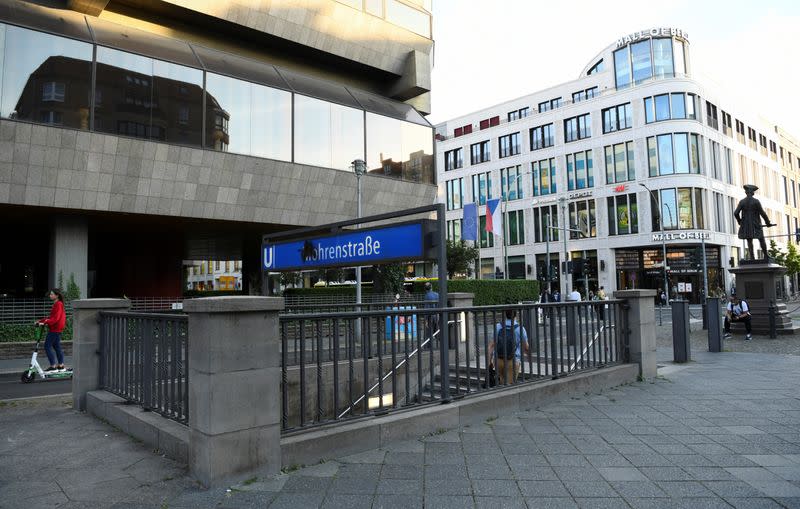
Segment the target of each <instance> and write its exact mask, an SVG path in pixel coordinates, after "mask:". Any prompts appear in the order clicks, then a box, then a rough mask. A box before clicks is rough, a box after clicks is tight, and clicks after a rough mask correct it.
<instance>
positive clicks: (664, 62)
mask: <svg viewBox="0 0 800 509" xmlns="http://www.w3.org/2000/svg"><path fill="white" fill-rule="evenodd" d="M653 75H654V76H655V77H657V78H664V77H667V78H670V77H672V76H674V75H675V69H674V67H673V65H672V39H653Z"/></svg>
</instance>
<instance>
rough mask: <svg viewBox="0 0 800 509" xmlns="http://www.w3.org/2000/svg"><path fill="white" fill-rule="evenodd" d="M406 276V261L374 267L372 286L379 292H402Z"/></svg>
mask: <svg viewBox="0 0 800 509" xmlns="http://www.w3.org/2000/svg"><path fill="white" fill-rule="evenodd" d="M405 277H406V264H405V263H387V264H385V265H375V266H374V267H373V268H372V288H373V291H374V292H375V293H377V294H381V293H392V294H397V293H402V291H403V282H404V281H405Z"/></svg>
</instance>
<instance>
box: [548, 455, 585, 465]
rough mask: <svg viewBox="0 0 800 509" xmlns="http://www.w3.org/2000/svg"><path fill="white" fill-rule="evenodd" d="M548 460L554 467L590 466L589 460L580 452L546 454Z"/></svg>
mask: <svg viewBox="0 0 800 509" xmlns="http://www.w3.org/2000/svg"><path fill="white" fill-rule="evenodd" d="M544 457H545V458H547V462H548V463H549V464H550V465H552V466H554V467H589V466H591V465H590V464H589V461H588V460H587V459H586V458H585V457H583V456H582V455H580V454H545V455H544Z"/></svg>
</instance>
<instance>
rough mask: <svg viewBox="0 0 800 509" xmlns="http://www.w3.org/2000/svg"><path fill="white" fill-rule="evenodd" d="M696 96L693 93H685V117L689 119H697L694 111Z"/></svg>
mask: <svg viewBox="0 0 800 509" xmlns="http://www.w3.org/2000/svg"><path fill="white" fill-rule="evenodd" d="M696 98H697V96H695V95H694V94H686V118H688V119H690V120H697V113H695V111H696V108H695V100H696Z"/></svg>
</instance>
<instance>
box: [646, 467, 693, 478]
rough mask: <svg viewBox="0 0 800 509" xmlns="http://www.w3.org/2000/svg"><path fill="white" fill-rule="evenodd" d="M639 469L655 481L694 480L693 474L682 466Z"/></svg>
mask: <svg viewBox="0 0 800 509" xmlns="http://www.w3.org/2000/svg"><path fill="white" fill-rule="evenodd" d="M639 471H640V472H641V473H642V474H644V475H645V476H647V478H648V479H651V480H653V481H691V480H692V476H691V475H690V474H689V473H688V472H686V471H685V470H683V469H682V468H680V467H641V468H639Z"/></svg>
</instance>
